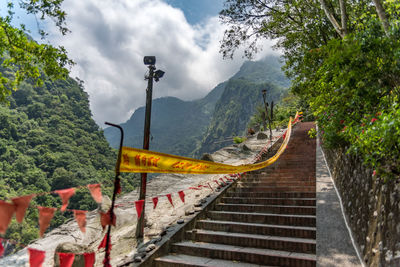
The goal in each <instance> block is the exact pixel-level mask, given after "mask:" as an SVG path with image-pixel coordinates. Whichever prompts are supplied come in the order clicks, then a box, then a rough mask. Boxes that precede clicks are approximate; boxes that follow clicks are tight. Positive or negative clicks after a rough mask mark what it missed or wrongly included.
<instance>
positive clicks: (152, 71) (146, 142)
mask: <svg viewBox="0 0 400 267" xmlns="http://www.w3.org/2000/svg"><path fill="white" fill-rule="evenodd" d="M143 63H144V64H145V65H148V66H149V67H148V68H149V74H148V75H146V76H145V80H147V89H146V113H145V119H144V134H143V149H145V150H149V147H150V120H151V103H152V97H153V79H154V80H155V81H156V82H158V81H159V80H160V78H161V77H162V76H164V73H165V72H164V71H162V70H157V71H156V67H155V64H156V57H155V56H145V57H144V59H143ZM146 185H147V173H141V179H140V191H139V200H144V199H145V198H146ZM144 211H145V203H143V212H142V214H141V216H140V218H138V222H137V225H136V239H139V238H143V230H144V214H145V212H144Z"/></svg>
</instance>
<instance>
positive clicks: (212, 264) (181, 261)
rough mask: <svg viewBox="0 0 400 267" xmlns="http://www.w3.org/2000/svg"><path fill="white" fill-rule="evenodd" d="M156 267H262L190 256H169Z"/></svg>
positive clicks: (158, 261) (156, 264)
mask: <svg viewBox="0 0 400 267" xmlns="http://www.w3.org/2000/svg"><path fill="white" fill-rule="evenodd" d="M154 265H155V267H161V266H162V267H193V266H194V267H216V266H218V267H231V266H232V267H260V266H261V265H259V264H251V263H246V262H239V261H231V260H221V259H210V258H204V257H196V256H189V255H185V254H168V255H166V256H163V257H159V258H156V259H155V260H154ZM263 266H265V265H263Z"/></svg>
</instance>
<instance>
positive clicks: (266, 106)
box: [261, 89, 274, 141]
mask: <svg viewBox="0 0 400 267" xmlns="http://www.w3.org/2000/svg"><path fill="white" fill-rule="evenodd" d="M261 92H262V96H263V100H264V107H265V115H266V118H267V119H268V126H269V139H270V140H271V141H272V127H271V121H272V115H273V111H272V109H273V106H274V102H273V101H272V103H271V114H269V113H268V102H266V97H267V90H266V89H263V90H261Z"/></svg>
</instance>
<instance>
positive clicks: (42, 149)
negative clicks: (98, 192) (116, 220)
mask: <svg viewBox="0 0 400 267" xmlns="http://www.w3.org/2000/svg"><path fill="white" fill-rule="evenodd" d="M1 72H2V73H3V74H4V73H7V71H5V70H4V69H2V70H1ZM8 100H9V102H10V105H9V106H7V105H5V104H3V105H1V106H0V198H1V199H9V198H12V197H16V196H21V195H26V194H31V193H41V192H49V191H52V190H57V189H64V188H69V187H77V186H84V185H87V184H89V183H99V182H101V183H102V184H103V185H102V188H103V191H104V192H106V193H107V192H108V191H109V189H110V188H111V186H112V185H113V178H114V168H115V161H116V153H115V151H113V150H112V149H111V148H110V146H109V145H108V143H107V141H106V140H105V138H104V135H103V131H102V130H100V129H99V127H98V125H97V124H96V123H95V122H94V121H93V119H92V118H91V112H90V109H89V101H88V96H87V94H86V93H85V92H84V91H83V88H82V84H80V83H78V82H77V81H75V80H73V79H71V78H68V79H66V80H57V81H51V80H49V79H46V78H44V85H43V86H41V87H33V86H32V85H31V84H29V83H25V82H24V83H22V84H21V86H20V87H19V89H18V90H17V91H14V92H13V93H12V95H11V96H10V97H8ZM131 177H132V176H131ZM123 181H124V182H123V188H124V189H125V190H131V189H132V188H133V187H132V185H133V184H134V182H135V180H134V179H123ZM60 203H61V201H60V199H59V197H58V196H57V195H52V194H44V195H40V196H37V197H35V198H33V201H32V202H31V206H32V208H30V209H29V210H28V212H27V216H26V217H25V220H24V222H23V224H22V225H19V224H17V223H16V222H15V221H14V222H12V224H11V225H10V227H9V229H8V231H7V234H6V238H12V239H14V240H17V241H21V242H23V243H25V244H26V243H28V242H29V241H30V240H32V239H34V238H37V237H38V230H37V228H36V226H37V224H38V212H37V209H36V208H34V207H35V206H36V205H42V206H48V207H59V206H60ZM95 207H96V204H95V202H94V201H93V200H92V199H91V196H90V193H89V192H88V190H87V189H86V188H84V187H83V188H82V189H79V190H77V193H76V194H75V195H74V196H73V197H72V198H71V200H70V204H69V206H68V208H71V209H81V210H90V209H94V208H95ZM70 216H71V213H70V212H65V213H64V214H61V213H59V212H57V213H56V215H55V218H54V219H53V220H52V225H51V227H55V226H57V225H59V224H61V223H62V222H64V221H65V219H66V218H68V217H70Z"/></svg>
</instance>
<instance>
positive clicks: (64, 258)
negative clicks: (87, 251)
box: [57, 252, 75, 267]
mask: <svg viewBox="0 0 400 267" xmlns="http://www.w3.org/2000/svg"><path fill="white" fill-rule="evenodd" d="M57 254H58V259H59V260H60V267H71V266H72V264H73V263H74V259H75V254H74V253H61V252H57Z"/></svg>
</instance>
